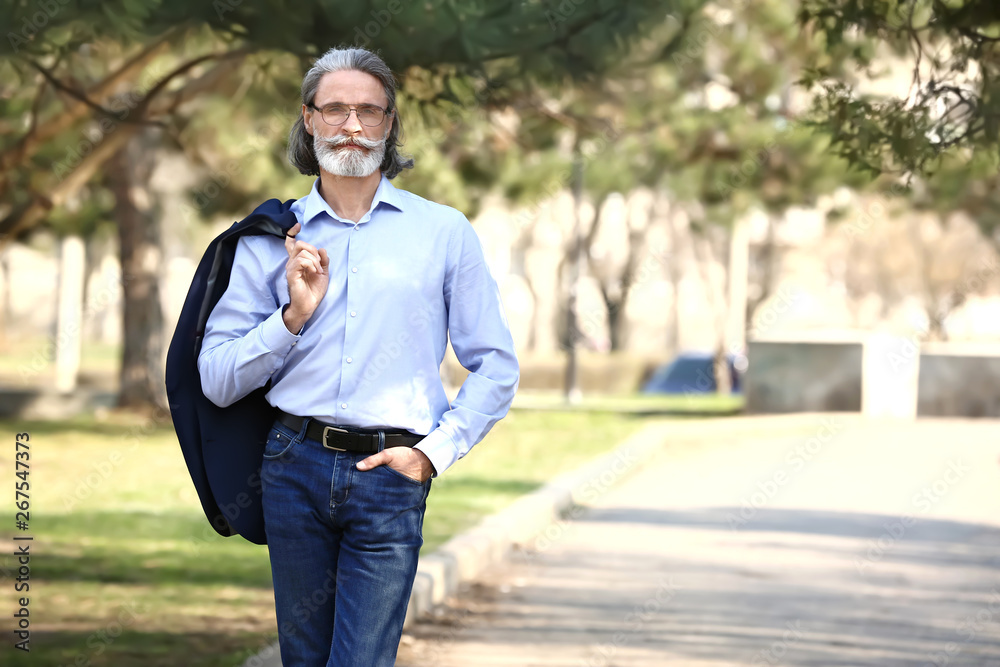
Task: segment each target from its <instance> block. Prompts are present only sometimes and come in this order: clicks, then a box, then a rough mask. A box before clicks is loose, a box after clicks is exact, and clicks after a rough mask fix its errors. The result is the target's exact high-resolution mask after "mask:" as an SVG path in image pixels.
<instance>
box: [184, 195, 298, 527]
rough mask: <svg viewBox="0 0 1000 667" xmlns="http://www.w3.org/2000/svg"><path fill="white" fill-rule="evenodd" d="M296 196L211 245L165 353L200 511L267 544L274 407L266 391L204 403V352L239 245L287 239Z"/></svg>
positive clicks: (269, 206) (269, 204)
mask: <svg viewBox="0 0 1000 667" xmlns="http://www.w3.org/2000/svg"><path fill="white" fill-rule="evenodd" d="M293 203H295V200H294V199H290V200H288V201H286V202H285V203H281V202H280V201H279V200H277V199H269V200H268V201H266V202H264V203H263V204H261V205H260V206H258V207H257V208H256V209H255V210H254V212H253V213H251V214H250V215H249V216H247V217H246V218H245V219H243V220H242V221H240V222H237V223H235V224H234V225H233V226H232V227H230V228H229V229H227V230H226V231H225V232H223V233H222V234H220V235H219V236H218V237H216V238H215V240H213V241H212V242H211V243H210V244H209V246H208V249H207V250H206V251H205V255H204V256H203V257H202V259H201V263H200V264H199V265H198V270H197V271H196V272H195V275H194V279H193V280H192V281H191V287H190V288H189V289H188V294H187V298H186V299H185V300H184V307H183V309H182V310H181V314H180V318H179V319H178V321H177V328H176V329H175V330H174V336H173V338H172V339H171V341H170V349H169V350H168V351H167V368H166V384H167V400H168V402H169V404H170V416H171V418H172V419H173V422H174V430H175V431H176V432H177V440H178V441H179V442H180V445H181V451H182V452H183V453H184V460H185V462H187V467H188V472H189V473H190V474H191V480H192V481H193V482H194V486H195V489H196V490H197V491H198V498H199V499H200V500H201V506H202V509H204V510H205V516H206V517H208V520H209V522H210V523H211V524H212V527H213V528H215V530H216V532H218V533H219V534H220V535H223V536H227V537H228V536H230V535H237V534H238V535H242V536H243V537H244V538H246V539H247V540H249V541H251V542H253V543H254V544H266V543H267V536H266V534H265V532H264V510H263V506H262V504H261V479H260V466H261V462H262V460H263V459H262V457H263V453H264V445H265V443H266V441H267V434H268V432H269V431H270V429H271V425H272V424H273V423H274V419H275V416H276V413H275V409H274V408H273V407H271V405H270V404H268V402H267V401H266V400H265V399H264V394H265V393H266V392H267V387H261V388H260V389H257V390H255V391H253V392H251V393H250V394H248V395H247V396H245V397H243V398H242V399H240V400H239V401H237V402H236V403H234V404H232V405H230V406H229V407H227V408H220V407H219V406H217V405H215V404H214V403H212V402H211V401H210V400H208V399H207V398H205V394H204V393H202V390H201V375H200V374H199V373H198V353H199V352H201V342H202V338H203V337H204V335H205V323H206V322H207V321H208V316H209V314H210V313H211V312H212V309H213V308H214V307H215V304H217V303H218V302H219V299H220V298H221V297H222V295H223V293H224V292H225V291H226V288H227V287H228V286H229V275H230V273H231V272H232V269H233V259H234V258H235V256H236V245H237V242H238V240H239V237H240V236H243V235H244V234H273V235H275V236H280V237H284V236H285V232H287V231H288V229H289V228H291V227H293V226H294V225H295V223H296V222H298V220H297V219H296V217H295V214H294V213H293V212H292V211H291V207H292V204H293Z"/></svg>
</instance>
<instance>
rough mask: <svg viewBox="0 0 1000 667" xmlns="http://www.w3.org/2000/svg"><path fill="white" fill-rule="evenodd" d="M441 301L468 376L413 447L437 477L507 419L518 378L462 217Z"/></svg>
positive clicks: (489, 279)
mask: <svg viewBox="0 0 1000 667" xmlns="http://www.w3.org/2000/svg"><path fill="white" fill-rule="evenodd" d="M444 296H445V302H446V304H447V307H448V333H449V336H450V338H451V345H452V348H453V349H454V351H455V356H456V357H457V358H458V361H459V362H460V363H461V364H462V366H464V367H465V368H466V369H467V370H468V371H469V375H468V376H467V377H466V379H465V382H464V383H463V384H462V387H461V389H460V390H459V393H458V396H457V397H456V398H455V400H454V401H452V403H451V407H450V409H449V410H448V411H447V412H445V413H444V415H442V417H441V420H440V422H439V423H438V426H437V428H435V429H434V430H433V431H431V432H430V433H429V434H428V435H427V437H426V438H424V440H423V441H421V442H420V443H419V444H418V445H417V448H418V449H420V450H421V451H422V452H424V454H426V455H427V457H428V458H429V459H430V460H431V463H433V464H434V470H435V471H436V473H437V474H441V473H443V472H444V471H445V470H446V469H447V468H449V467H450V466H451V465H452V464H454V463H455V462H456V461H457V460H458V459H460V458H462V457H463V456H465V455H466V454H468V453H469V450H471V449H472V447H473V446H474V445H476V443H478V442H479V441H480V440H482V439H483V437H485V435H486V434H487V433H488V432H489V430H490V429H491V428H492V427H493V425H494V424H496V422H497V421H499V420H500V419H501V418H502V417H503V416H504V415H506V414H507V411H508V410H509V408H510V404H511V402H512V401H513V399H514V394H515V392H516V391H517V385H518V380H519V378H520V371H519V367H518V362H517V356H516V354H515V352H514V341H513V339H512V337H511V334H510V327H509V325H508V323H507V317H506V315H505V314H504V310H503V305H502V303H501V301H500V290H499V288H498V287H497V283H496V281H495V280H494V279H493V276H492V275H491V274H490V271H489V267H488V266H487V264H486V260H485V257H484V255H483V249H482V245H481V244H480V242H479V237H478V236H477V235H476V233H475V230H474V229H473V228H472V225H471V224H469V222H468V221H467V220H465V219H464V216H463V221H462V223H461V224H460V225H459V226H458V228H457V229H456V231H455V232H454V234H453V235H452V239H451V242H450V243H449V253H448V267H447V272H446V274H445V284H444Z"/></svg>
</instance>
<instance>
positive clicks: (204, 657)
mask: <svg viewBox="0 0 1000 667" xmlns="http://www.w3.org/2000/svg"><path fill="white" fill-rule="evenodd" d="M641 424H642V421H641V420H640V419H638V418H636V417H635V416H631V415H628V414H614V413H600V414H598V413H592V414H591V413H583V412H580V413H569V412H534V411H513V412H512V413H511V414H510V415H509V416H508V417H507V418H506V419H504V420H503V421H502V422H501V423H500V424H498V425H497V427H496V428H495V429H494V430H493V432H492V433H491V434H490V436H489V437H488V438H487V439H486V440H485V441H484V442H483V443H480V445H478V446H477V447H476V448H474V449H473V450H472V452H471V453H470V454H469V456H467V457H466V458H465V459H464V460H463V461H460V462H459V463H458V464H456V465H455V467H453V468H452V469H451V470H449V471H447V473H446V474H445V475H443V476H442V477H441V478H439V479H437V480H435V482H434V484H433V488H432V491H431V494H430V497H429V499H428V510H427V516H426V519H425V522H424V534H425V545H424V546H425V552H427V551H429V550H432V549H434V548H436V547H437V546H439V545H440V544H441V543H443V542H444V541H446V540H447V539H448V538H449V537H451V536H452V535H454V534H455V533H456V532H458V531H461V530H463V529H465V528H467V527H469V526H472V525H474V524H475V523H476V522H477V521H479V520H480V519H481V518H482V517H484V516H485V515H487V514H490V513H492V512H494V511H496V510H498V509H500V508H502V507H504V506H505V505H507V504H509V503H510V502H511V501H513V500H514V499H516V498H517V497H519V496H520V495H522V494H524V493H526V492H529V491H531V490H532V489H535V488H537V487H538V486H540V485H541V484H543V483H544V482H545V481H546V480H548V479H550V478H551V477H553V476H555V475H558V474H559V473H561V472H564V471H566V470H569V469H572V468H574V467H576V466H577V465H579V464H581V463H583V462H584V461H586V460H588V459H590V458H593V457H594V456H596V455H599V454H601V453H603V452H606V451H608V450H609V449H611V448H612V447H614V446H615V445H616V444H617V443H618V442H620V441H621V440H622V439H623V438H625V437H626V436H627V435H629V434H631V433H633V432H635V431H636V430H637V429H638V428H639V426H641ZM23 431H27V432H28V433H30V434H31V440H30V445H31V450H30V452H31V460H30V465H31V471H30V477H29V480H30V482H31V529H30V530H29V531H28V532H27V533H24V534H31V535H33V536H34V538H35V539H34V542H32V547H31V548H32V554H33V559H32V562H31V566H32V570H31V581H30V584H31V590H30V593H29V597H30V610H31V622H32V625H31V628H32V643H31V649H32V650H31V653H30V654H25V655H20V652H17V651H12V650H10V647H7V648H6V649H5V653H4V655H5V664H7V663H6V659H7V658H6V656H11V660H12V663H11V664H21V663H23V664H31V665H33V666H37V667H47V666H56V665H76V664H80V665H90V666H94V667H97V666H102V665H115V666H121V667H134V666H138V665H143V666H152V667H158V666H163V667H167V666H170V667H172V666H174V665H179V664H184V665H188V666H191V667H217V666H218V667H222V666H235V665H239V664H241V663H242V662H243V661H244V660H245V659H246V658H247V657H249V655H250V654H251V653H253V652H255V651H257V650H260V649H261V648H263V647H265V646H266V645H267V644H268V643H269V642H270V641H273V639H274V632H275V621H274V608H273V596H272V593H271V577H270V568H269V565H268V560H267V550H266V548H263V547H258V546H255V545H251V544H249V543H248V542H245V541H243V540H241V539H239V538H222V537H219V536H218V535H216V534H215V532H214V531H212V529H211V528H210V527H209V525H208V523H207V521H206V520H205V518H204V515H203V514H202V512H201V509H200V505H199V504H198V500H197V495H196V494H195V491H194V487H193V485H192V484H191V481H190V479H189V477H188V474H187V470H186V468H185V466H184V462H183V459H182V457H181V453H180V448H179V447H178V445H177V442H176V440H175V438H174V434H173V430H172V428H171V427H170V425H169V424H168V423H164V422H162V421H160V422H154V421H148V420H147V421H142V420H141V419H140V418H138V417H126V416H117V415H113V416H112V417H110V418H109V420H108V421H104V422H99V421H96V420H95V419H94V418H82V417H81V418H77V419H74V420H69V421H64V422H58V423H53V422H25V421H15V420H0V433H2V434H3V439H4V441H5V442H7V443H8V444H7V446H6V449H5V450H4V453H3V454H2V455H0V470H2V471H3V472H4V477H5V478H6V479H7V480H8V481H7V483H8V484H13V472H14V470H13V468H14V466H13V452H14V434H15V433H18V432H23ZM9 520H10V521H12V520H13V517H10V518H9ZM8 525H11V524H8ZM0 537H2V538H3V539H4V543H5V544H8V545H9V544H12V540H11V538H12V537H13V535H12V533H11V529H10V528H7V527H4V529H3V530H2V531H0ZM5 551H7V550H5ZM2 562H3V565H4V567H6V568H10V567H11V566H12V565H13V559H12V558H11V557H10V556H7V557H5V559H4V560H3V561H2ZM8 585H9V582H8ZM5 627H9V623H8V624H7V625H6V626H5Z"/></svg>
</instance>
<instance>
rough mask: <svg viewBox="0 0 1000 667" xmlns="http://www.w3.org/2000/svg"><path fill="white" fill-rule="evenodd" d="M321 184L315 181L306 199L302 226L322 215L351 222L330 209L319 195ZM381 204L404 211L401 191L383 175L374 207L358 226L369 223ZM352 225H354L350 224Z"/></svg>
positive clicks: (317, 180)
mask: <svg viewBox="0 0 1000 667" xmlns="http://www.w3.org/2000/svg"><path fill="white" fill-rule="evenodd" d="M319 184H320V179H318V178H317V179H316V180H315V181H313V186H312V190H310V191H309V194H308V195H307V196H306V198H305V202H304V204H305V206H304V207H303V209H302V225H303V227H304V226H305V225H307V224H308V223H309V222H310V221H311V220H312V219H313V218H315V217H316V216H317V215H319V214H321V213H326V214H327V215H329V216H330V217H331V218H332V219H334V220H340V221H341V222H350V221H348V220H344V219H343V218H341V217H340V216H338V215H337V214H336V213H334V212H333V209H332V208H330V205H329V204H328V203H327V202H326V200H325V199H323V197H322V196H320V194H319ZM379 204H385V205H386V206H392V207H393V208H394V209H396V210H397V211H402V210H403V198H402V197H401V196H400V194H399V190H397V189H396V187H395V186H394V185H393V184H392V183H390V182H389V179H388V178H386V177H385V175H384V174H383V175H382V180H380V181H379V184H378V188H377V189H376V190H375V196H374V197H372V206H371V208H370V209H368V213H366V214H365V215H364V217H362V218H361V220H360V221H359V222H358V224H361V223H362V222H366V221H368V219H369V218H371V215H372V213H373V212H374V211H375V209H376V208H378V206H379ZM350 224H352V225H353V224H354V223H353V222H350Z"/></svg>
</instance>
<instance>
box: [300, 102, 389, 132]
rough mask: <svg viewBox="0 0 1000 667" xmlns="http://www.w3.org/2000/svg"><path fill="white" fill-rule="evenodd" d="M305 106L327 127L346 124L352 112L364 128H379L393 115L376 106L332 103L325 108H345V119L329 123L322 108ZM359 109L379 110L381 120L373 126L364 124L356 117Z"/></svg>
mask: <svg viewBox="0 0 1000 667" xmlns="http://www.w3.org/2000/svg"><path fill="white" fill-rule="evenodd" d="M306 106H307V107H309V108H310V109H312V110H313V111H317V112H319V117H320V118H322V119H323V122H324V123H326V124H327V125H330V126H331V127H340V126H341V125H343V124H344V123H346V122H347V121H348V120H350V118H351V112H352V111H353V112H354V117H355V118H357V119H358V123H360V124H361V125H363V126H365V127H381V126H382V123H384V122H385V119H386V118H389V117H390V116H391V115H392V114H393V113H395V112H394V111H393V110H391V109H383V108H382V107H380V106H379V105H377V104H341V103H339V102H333V103H331V104H328V105H327V106H343V107H347V117H346V118H344V120H342V121H340V122H339V123H331V122H330V121H329V120H327V118H326V114H325V113H323V108H321V107H318V106H316V105H315V104H312V103H309V104H307V105H306ZM359 107H371V108H374V109H379V110H380V111H381V112H382V120H380V121H379V122H378V123H376V124H375V125H369V124H368V123H366V122H364V121H363V120H361V116H359V115H358V108H359Z"/></svg>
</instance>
